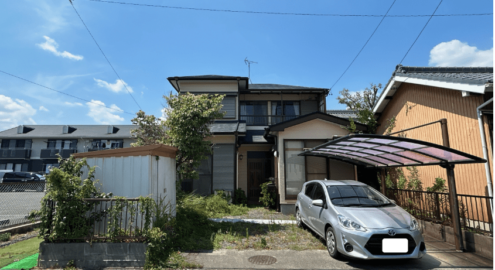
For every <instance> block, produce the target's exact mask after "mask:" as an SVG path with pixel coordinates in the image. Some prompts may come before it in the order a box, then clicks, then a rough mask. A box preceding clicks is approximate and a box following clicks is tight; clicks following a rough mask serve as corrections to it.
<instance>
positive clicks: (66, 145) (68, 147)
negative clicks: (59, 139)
mask: <svg viewBox="0 0 495 270" xmlns="http://www.w3.org/2000/svg"><path fill="white" fill-rule="evenodd" d="M70 144H71V141H70V140H65V141H64V149H70Z"/></svg>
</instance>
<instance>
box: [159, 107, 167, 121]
mask: <svg viewBox="0 0 495 270" xmlns="http://www.w3.org/2000/svg"><path fill="white" fill-rule="evenodd" d="M161 112H162V116H161V117H158V118H160V119H162V121H165V120H167V108H163V109H161Z"/></svg>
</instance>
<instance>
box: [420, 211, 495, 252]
mask: <svg viewBox="0 0 495 270" xmlns="http://www.w3.org/2000/svg"><path fill="white" fill-rule="evenodd" d="M420 224H421V230H422V232H423V235H425V236H430V237H433V238H436V239H442V240H444V241H445V242H447V243H449V244H452V245H455V237H454V228H452V227H450V226H443V225H441V224H435V223H431V222H428V221H423V220H422V221H420ZM462 235H463V236H462V237H463V238H462V239H463V240H464V248H465V249H466V251H469V252H475V253H476V254H478V255H480V256H483V257H485V258H488V259H493V237H490V236H486V235H481V234H477V233H472V232H468V231H465V230H462Z"/></svg>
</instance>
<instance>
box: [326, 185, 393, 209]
mask: <svg viewBox="0 0 495 270" xmlns="http://www.w3.org/2000/svg"><path fill="white" fill-rule="evenodd" d="M327 189H328V195H329V196H330V201H331V202H332V204H333V205H335V206H357V207H381V206H387V205H392V203H391V202H390V201H389V200H388V199H387V198H385V197H384V196H383V195H381V194H380V193H379V192H378V191H376V190H374V189H372V188H370V187H369V186H364V185H338V186H327Z"/></svg>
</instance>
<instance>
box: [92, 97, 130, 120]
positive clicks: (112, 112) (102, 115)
mask: <svg viewBox="0 0 495 270" xmlns="http://www.w3.org/2000/svg"><path fill="white" fill-rule="evenodd" d="M86 105H88V107H89V112H88V116H89V117H91V118H93V120H95V122H97V123H100V124H104V125H108V124H114V123H116V122H122V121H124V118H123V117H121V116H119V115H117V114H116V113H122V110H121V109H120V108H119V107H117V105H115V104H112V105H110V108H111V109H110V108H107V107H104V106H105V103H103V102H101V101H99V100H91V102H87V103H86Z"/></svg>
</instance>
